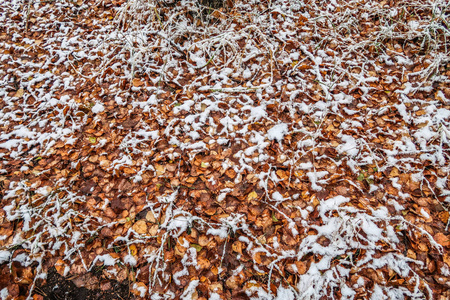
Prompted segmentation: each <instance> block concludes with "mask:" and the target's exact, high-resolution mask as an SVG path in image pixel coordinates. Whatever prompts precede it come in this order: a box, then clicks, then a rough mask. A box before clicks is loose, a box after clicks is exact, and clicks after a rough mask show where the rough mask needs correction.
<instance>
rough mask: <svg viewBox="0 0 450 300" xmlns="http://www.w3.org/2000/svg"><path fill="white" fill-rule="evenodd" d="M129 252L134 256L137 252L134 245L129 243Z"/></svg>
mask: <svg viewBox="0 0 450 300" xmlns="http://www.w3.org/2000/svg"><path fill="white" fill-rule="evenodd" d="M130 253H131V255H133V256H136V254H137V248H136V245H130Z"/></svg>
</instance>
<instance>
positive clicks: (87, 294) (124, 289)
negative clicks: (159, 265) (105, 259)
mask: <svg viewBox="0 0 450 300" xmlns="http://www.w3.org/2000/svg"><path fill="white" fill-rule="evenodd" d="M91 278H92V279H93V280H95V278H96V277H94V276H91ZM75 280H76V279H72V280H69V279H67V278H64V277H63V276H61V275H59V274H58V272H57V271H56V269H55V268H54V267H53V268H51V269H50V270H49V272H48V274H47V280H46V282H45V284H43V285H41V286H37V288H36V289H35V294H37V295H41V296H43V297H44V299H48V300H62V299H64V300H88V299H92V300H93V299H102V300H113V299H135V297H134V296H133V295H132V294H131V293H130V288H129V284H127V283H119V282H117V281H115V280H103V282H102V283H99V282H96V285H99V284H100V285H101V286H103V289H104V290H102V289H87V288H86V287H84V286H81V287H77V285H76V284H75V283H74V281H75ZM86 284H89V282H86Z"/></svg>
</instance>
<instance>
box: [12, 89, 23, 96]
mask: <svg viewBox="0 0 450 300" xmlns="http://www.w3.org/2000/svg"><path fill="white" fill-rule="evenodd" d="M24 92H25V91H24V90H23V89H19V90H17V92H16V94H15V95H14V97H22V96H23V93H24Z"/></svg>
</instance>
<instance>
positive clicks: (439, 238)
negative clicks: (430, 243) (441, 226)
mask: <svg viewBox="0 0 450 300" xmlns="http://www.w3.org/2000/svg"><path fill="white" fill-rule="evenodd" d="M434 239H435V240H436V242H437V243H438V244H439V245H441V246H443V247H450V237H449V236H447V235H445V234H443V233H442V232H439V233H437V234H436V235H435V236H434Z"/></svg>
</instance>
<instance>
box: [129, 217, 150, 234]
mask: <svg viewBox="0 0 450 300" xmlns="http://www.w3.org/2000/svg"><path fill="white" fill-rule="evenodd" d="M131 228H133V230H134V231H136V232H137V233H139V234H146V233H147V229H148V228H147V223H146V221H145V220H139V221H137V222H136V223H134V224H133V226H132V227H131Z"/></svg>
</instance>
